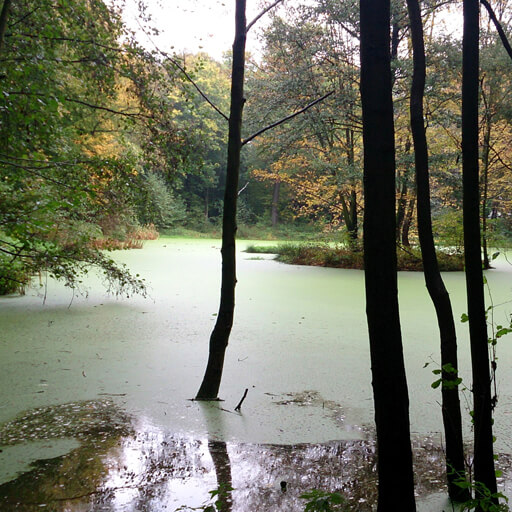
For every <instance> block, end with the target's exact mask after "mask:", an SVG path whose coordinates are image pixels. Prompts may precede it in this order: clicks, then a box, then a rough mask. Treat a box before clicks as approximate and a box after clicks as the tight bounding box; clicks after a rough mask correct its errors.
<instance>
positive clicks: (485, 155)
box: [482, 112, 492, 269]
mask: <svg viewBox="0 0 512 512" xmlns="http://www.w3.org/2000/svg"><path fill="white" fill-rule="evenodd" d="M484 121H485V127H484V147H483V149H482V255H483V265H484V269H489V268H491V263H490V261H489V248H488V246H487V233H488V230H487V215H488V213H487V201H488V196H489V154H490V148H491V123H492V120H491V115H490V113H489V112H486V113H485V116H484Z"/></svg>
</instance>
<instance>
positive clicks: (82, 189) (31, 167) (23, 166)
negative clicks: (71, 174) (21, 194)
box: [0, 160, 91, 192]
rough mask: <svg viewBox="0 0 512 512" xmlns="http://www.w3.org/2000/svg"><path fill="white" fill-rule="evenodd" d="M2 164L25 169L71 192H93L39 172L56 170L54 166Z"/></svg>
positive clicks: (2, 161) (5, 162)
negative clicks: (41, 170)
mask: <svg viewBox="0 0 512 512" xmlns="http://www.w3.org/2000/svg"><path fill="white" fill-rule="evenodd" d="M0 164H3V165H8V166H9V167H14V168H16V169H23V170H24V171H26V172H28V173H29V174H33V175H34V176H37V177H39V178H42V179H43V180H46V181H50V182H51V183H54V184H55V185H59V186H61V187H64V188H68V189H70V190H78V191H80V192H91V189H88V188H82V187H73V186H72V185H68V184H67V183H64V182H63V181H61V180H58V179H55V178H52V177H51V176H46V175H45V174H42V173H40V172H38V171H39V170H40V169H52V168H54V166H52V165H47V166H44V167H39V166H36V167H34V166H29V165H19V164H15V163H13V162H7V161H4V160H0Z"/></svg>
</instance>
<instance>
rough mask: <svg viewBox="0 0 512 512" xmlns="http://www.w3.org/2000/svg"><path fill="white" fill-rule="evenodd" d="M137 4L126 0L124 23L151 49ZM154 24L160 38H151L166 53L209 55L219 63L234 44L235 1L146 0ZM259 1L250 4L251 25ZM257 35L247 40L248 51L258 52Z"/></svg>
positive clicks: (248, 13) (132, 0)
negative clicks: (142, 27) (143, 29)
mask: <svg viewBox="0 0 512 512" xmlns="http://www.w3.org/2000/svg"><path fill="white" fill-rule="evenodd" d="M138 3H139V2H138V1H137V0H125V9H124V19H125V22H126V23H127V25H128V26H129V27H130V28H131V29H133V30H135V31H137V33H138V39H139V40H140V41H141V43H142V44H144V45H145V46H147V47H148V48H151V43H150V42H144V40H147V38H145V37H144V35H143V32H142V30H141V28H140V16H139V14H138V8H137V4H138ZM145 3H146V5H147V8H148V13H149V14H151V17H152V19H151V21H150V22H149V24H148V26H150V27H154V28H156V29H158V30H159V32H160V34H159V35H158V36H151V39H152V40H153V41H154V42H155V43H156V45H157V46H158V48H159V49H160V50H162V51H165V52H173V51H174V52H176V53H181V52H183V51H187V52H191V53H197V52H199V51H205V52H207V53H209V54H210V55H211V56H212V57H214V58H216V59H221V58H222V55H223V53H224V52H226V51H229V50H230V49H231V46H232V44H233V38H234V32H235V0H146V2H145ZM258 4H259V0H248V1H247V20H248V22H249V21H251V20H252V19H253V18H254V17H255V16H256V15H257V14H258V13H259V12H260V8H259V7H258ZM256 32H257V31H254V33H253V31H252V30H251V31H250V33H249V37H248V40H247V49H248V50H249V51H252V52H254V51H256V50H257V47H258V41H257V37H256Z"/></svg>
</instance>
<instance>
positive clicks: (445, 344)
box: [407, 0, 470, 501]
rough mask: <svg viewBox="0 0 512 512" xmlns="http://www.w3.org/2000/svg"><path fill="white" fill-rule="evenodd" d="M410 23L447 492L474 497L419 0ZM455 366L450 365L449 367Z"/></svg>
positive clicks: (421, 221)
mask: <svg viewBox="0 0 512 512" xmlns="http://www.w3.org/2000/svg"><path fill="white" fill-rule="evenodd" d="M407 7H408V10H409V19H410V26H411V39H412V47H413V59H414V73H413V79H412V87H411V104H410V113H411V130H412V136H413V141H414V161H415V165H416V195H417V200H418V207H417V210H418V236H419V239H420V246H421V255H422V259H423V269H424V275H425V284H426V286H427V290H428V293H429V295H430V298H431V299H432V303H433V304H434V308H435V310H436V315H437V323H438V326H439V333H440V337H441V367H442V369H443V372H442V374H441V375H442V379H443V381H442V385H441V395H442V413H443V425H444V433H445V439H446V473H447V478H448V494H449V496H450V498H451V499H453V500H457V501H466V500H467V499H469V498H470V494H469V492H468V491H467V489H461V488H460V487H459V486H457V485H455V480H456V479H457V478H460V477H462V478H464V477H465V465H464V440H463V435H462V418H461V413H460V401H459V389H458V385H457V384H456V382H455V380H456V379H457V377H458V375H457V370H458V362H457V335H456V332H455V321H454V318H453V311H452V305H451V301H450V296H449V295H448V291H447V290H446V287H445V285H444V282H443V279H442V277H441V272H440V271H439V265H438V261H437V255H436V248H435V243H434V236H433V234H432V218H431V216H430V183H429V169H428V146H427V137H426V134H425V124H424V120H423V119H424V116H423V96H424V91H425V75H426V64H425V46H424V41H423V24H422V21H421V12H420V6H419V3H418V0H407ZM448 369H449V370H451V371H447V370H448Z"/></svg>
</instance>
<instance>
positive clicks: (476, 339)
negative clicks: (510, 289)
mask: <svg viewBox="0 0 512 512" xmlns="http://www.w3.org/2000/svg"><path fill="white" fill-rule="evenodd" d="M463 6H464V34H463V41H462V174H463V212H464V217H463V224H464V255H465V265H466V287H467V302H468V316H469V335H470V344H471V366H472V375H473V401H474V415H473V421H474V454H475V455H474V467H475V470H474V475H475V480H476V481H478V482H481V483H482V484H484V485H485V486H486V487H487V488H488V490H489V491H490V492H491V493H495V492H496V475H495V472H494V456H493V435H492V406H491V389H490V384H491V378H490V371H489V352H488V339H487V321H486V317H485V301H484V288H483V273H482V253H481V247H480V193H479V179H478V171H479V169H478V157H479V155H478V92H479V91H478V88H479V46H478V44H479V3H478V0H464V1H463Z"/></svg>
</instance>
